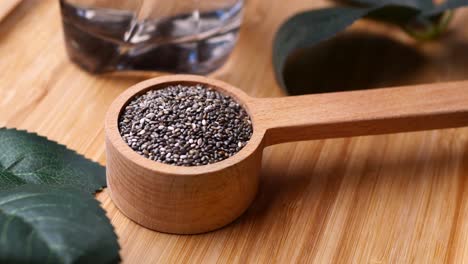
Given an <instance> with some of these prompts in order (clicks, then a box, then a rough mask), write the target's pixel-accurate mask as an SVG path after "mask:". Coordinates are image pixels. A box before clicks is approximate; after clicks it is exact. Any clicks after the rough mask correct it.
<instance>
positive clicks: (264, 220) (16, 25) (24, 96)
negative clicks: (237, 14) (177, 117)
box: [0, 0, 468, 263]
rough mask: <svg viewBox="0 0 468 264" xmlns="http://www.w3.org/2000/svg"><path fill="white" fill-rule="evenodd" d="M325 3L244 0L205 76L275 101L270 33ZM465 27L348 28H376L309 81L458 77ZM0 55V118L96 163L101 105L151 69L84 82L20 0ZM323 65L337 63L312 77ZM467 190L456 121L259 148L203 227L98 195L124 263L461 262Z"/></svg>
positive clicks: (55, 24)
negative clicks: (250, 189) (249, 187)
mask: <svg viewBox="0 0 468 264" xmlns="http://www.w3.org/2000/svg"><path fill="white" fill-rule="evenodd" d="M325 5H327V3H325V2H324V1H321V0H320V1H319V0H318V1H308V0H294V1H290V2H288V4H284V1H279V0H274V1H262V0H251V1H248V7H247V12H246V22H245V24H244V27H243V29H242V32H241V37H240V42H239V45H237V47H236V49H235V51H234V53H233V55H232V56H231V58H230V60H229V61H228V63H227V64H226V65H225V67H223V69H221V70H220V71H218V72H216V73H214V74H213V77H216V78H219V79H222V80H225V81H227V82H229V83H231V84H233V85H235V86H237V87H241V88H242V89H243V90H244V91H246V92H247V93H248V94H250V95H252V96H257V97H271V96H279V95H282V91H281V89H279V87H278V86H277V84H276V82H275V79H274V76H273V71H272V66H271V40H272V37H273V34H274V31H275V29H276V28H277V26H278V25H279V24H280V23H281V22H282V21H284V19H285V18H286V17H288V16H289V15H291V14H292V13H294V12H297V11H299V10H303V9H306V8H312V7H321V6H325ZM467 23H468V12H467V11H462V12H458V13H457V15H456V18H455V21H454V23H452V25H451V30H450V32H449V34H447V35H446V36H445V37H444V38H443V39H442V40H440V41H439V42H433V43H426V44H415V43H413V42H412V41H411V40H410V39H409V38H407V37H406V36H405V35H404V34H403V33H401V32H400V31H398V30H397V29H395V28H392V27H390V28H387V27H385V26H380V25H374V24H370V23H365V22H359V23H357V24H356V25H355V27H354V31H359V30H362V29H364V28H365V29H366V32H374V34H373V35H372V36H369V35H368V34H366V35H365V38H363V37H362V34H360V35H358V37H359V38H357V39H356V38H353V39H354V41H352V42H340V44H336V45H339V47H340V49H339V50H340V51H342V53H341V55H343V56H345V57H346V56H350V57H351V58H353V59H346V60H344V62H346V63H345V64H343V65H346V67H342V64H335V65H329V64H327V63H331V62H333V60H330V61H329V60H325V61H321V63H320V67H316V68H314V69H315V70H317V72H318V73H317V74H315V75H314V74H309V75H308V76H309V77H310V79H313V80H314V84H316V86H321V87H325V85H326V84H330V86H331V85H338V84H341V87H343V88H349V87H354V86H356V85H357V84H359V85H362V87H383V86H391V85H403V84H414V83H429V82H430V83H433V82H440V81H445V80H461V79H468V70H467V69H468V67H467V66H468V48H467V47H468V31H467V28H466V24H467ZM384 34H385V35H384ZM376 35H377V36H376ZM382 36H392V41H391V42H387V41H386V40H383V39H384V38H383V37H382ZM385 39H386V38H385ZM356 41H357V42H356ZM360 41H363V42H360ZM343 43H345V44H346V45H347V46H346V47H343V45H344V44H343ZM356 43H359V44H356ZM401 43H404V44H405V45H402V44H401ZM340 45H341V46H340ZM348 46H349V49H350V50H351V51H349V50H348V52H346V53H345V52H344V51H343V50H346V49H343V48H347V47H348ZM377 47H380V48H382V49H376V48H377ZM331 50H333V49H331ZM321 54H324V55H330V58H331V57H332V55H333V54H334V53H330V50H323V51H322V52H321ZM415 54H418V55H415ZM0 58H1V59H0V72H1V74H0V125H1V126H4V125H6V126H9V127H19V128H25V129H28V130H30V131H35V132H38V133H39V134H41V135H45V136H47V137H49V138H51V139H53V140H57V141H59V142H61V143H64V144H66V145H67V146H69V147H70V148H72V149H76V150H77V151H78V152H80V153H82V154H85V155H86V156H87V157H89V158H92V159H94V160H97V161H99V162H101V163H102V164H105V147H104V126H103V122H104V116H105V112H106V110H107V108H108V107H109V105H110V103H111V102H112V100H113V99H115V97H116V96H117V95H118V94H120V93H121V92H122V91H123V90H124V89H125V88H126V87H129V86H131V85H133V84H135V83H137V82H138V81H141V80H143V79H145V78H147V77H149V76H155V75H157V74H145V75H143V74H113V75H102V76H93V75H89V74H87V73H85V72H83V71H81V70H80V69H78V68H77V67H76V66H74V65H72V64H71V63H70V62H69V61H68V60H67V58H66V55H65V50H64V45H63V39H62V35H61V24H60V20H59V12H58V4H57V1H52V0H46V1H42V0H41V1H40V0H26V1H24V3H22V4H21V5H20V6H19V8H17V9H15V10H14V11H13V12H12V13H11V14H10V15H9V16H8V17H6V19H5V20H3V21H2V23H1V24H0ZM327 58H328V57H327ZM340 58H341V57H340ZM326 68H332V69H335V71H334V72H328V74H326V73H325V72H320V69H326ZM309 69H312V67H309ZM402 69H403V70H404V71H402ZM298 72H300V71H298ZM297 79H298V80H299V78H297ZM359 87H360V86H359ZM311 107H313V106H311ZM291 118H294V117H291ZM467 188H468V129H467V128H462V129H447V130H438V131H429V132H417V133H405V134H395V135H384V136H369V137H358V138H345V139H332V140H320V141H308V142H300V143H294V144H284V145H279V146H275V147H271V148H269V149H267V150H266V151H265V153H264V158H263V168H262V173H261V183H260V190H259V193H258V195H257V197H256V199H255V201H254V203H253V205H252V207H251V208H250V209H249V210H248V211H247V212H246V213H245V214H244V215H243V216H241V217H240V218H239V219H238V220H237V221H235V222H234V223H233V224H231V225H229V226H227V227H225V228H223V229H220V230H218V231H215V232H211V233H207V234H203V235H195V236H177V235H169V234H163V233H157V232H154V231H151V230H148V229H145V228H142V227H140V226H138V225H137V224H135V223H133V222H132V221H130V220H129V219H128V218H126V217H125V216H123V215H122V214H121V213H120V212H119V211H118V210H117V209H116V207H115V206H114V205H113V203H112V201H111V200H110V199H109V197H108V194H107V192H106V191H104V192H103V193H101V194H99V195H98V199H99V200H100V201H102V203H103V206H104V208H105V209H106V210H107V212H108V216H109V217H110V218H111V219H112V223H113V224H114V225H115V227H116V230H117V233H118V235H119V242H120V245H121V246H122V250H121V254H122V257H123V260H124V263H155V262H160V263H176V262H205V263H209V262H220V263H233V262H234V263H235V262H238V263H247V262H277V263H288V262H302V263H304V262H309V263H444V262H445V263H467V262H468V221H467V220H466V219H468V189H467Z"/></svg>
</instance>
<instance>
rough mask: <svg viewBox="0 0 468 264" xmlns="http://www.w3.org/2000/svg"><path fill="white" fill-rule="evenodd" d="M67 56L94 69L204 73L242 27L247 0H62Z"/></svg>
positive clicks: (223, 57)
mask: <svg viewBox="0 0 468 264" xmlns="http://www.w3.org/2000/svg"><path fill="white" fill-rule="evenodd" d="M60 7H61V13H62V22H63V30H64V34H65V42H66V47H67V52H68V55H69V57H70V58H71V59H72V61H74V62H75V63H77V64H78V65H80V66H81V67H82V68H84V69H86V70H88V71H90V72H105V71H114V70H158V71H169V72H184V73H197V74H204V73H208V72H210V71H213V70H215V69H217V68H218V67H220V66H221V65H222V64H223V63H224V61H225V60H226V58H227V57H228V55H229V54H230V52H231V51H232V49H233V47H234V45H235V43H236V41H237V35H238V31H239V26H240V24H241V17H242V7H243V0H60Z"/></svg>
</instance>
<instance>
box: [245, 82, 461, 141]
mask: <svg viewBox="0 0 468 264" xmlns="http://www.w3.org/2000/svg"><path fill="white" fill-rule="evenodd" d="M251 108H252V111H253V112H254V116H255V117H256V118H255V119H256V120H254V122H256V123H257V124H258V127H259V128H262V129H265V130H266V134H265V144H266V145H267V146H268V145H273V144H279V143H284V142H291V141H300V140H311V139H323V138H336V137H349V136H362V135H377V134H387V133H398V132H408V131H419V130H430V129H442V128H451V127H461V126H468V81H461V82H451V83H438V84H425V85H416V86H406V87H395V88H384V89H373V90H360V91H351V92H336V93H327V94H315V95H304V96H290V97H282V98H262V99H255V100H254V101H253V103H252V104H251Z"/></svg>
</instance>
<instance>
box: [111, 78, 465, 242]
mask: <svg viewBox="0 0 468 264" xmlns="http://www.w3.org/2000/svg"><path fill="white" fill-rule="evenodd" d="M177 84H182V85H196V84H202V85H204V86H207V87H211V88H213V89H215V90H217V91H219V92H221V93H222V94H226V95H229V96H231V97H232V98H233V99H234V100H236V101H237V102H238V103H239V104H241V105H242V106H243V107H244V109H245V110H246V111H247V113H248V114H249V116H250V118H251V120H252V126H253V134H252V137H251V139H250V140H249V142H248V143H247V144H246V146H245V147H244V148H242V149H241V150H240V151H239V152H238V153H236V154H235V155H233V156H232V157H229V158H227V159H225V160H223V161H220V162H217V163H213V164H208V165H203V166H193V167H183V166H174V165H168V164H163V163H159V162H155V161H152V160H149V159H147V158H145V157H143V156H141V155H139V154H138V153H136V152H135V151H133V150H132V149H131V148H130V147H129V146H128V145H127V144H126V143H125V142H124V140H123V139H122V137H121V135H120V132H119V129H118V119H119V116H120V114H121V112H122V110H123V109H124V108H125V106H126V105H127V104H128V103H129V102H130V100H131V99H132V98H134V97H135V96H136V95H140V94H142V93H145V92H146V91H148V90H154V89H161V88H165V87H167V86H170V85H177ZM465 125H468V82H466V81H465V82H454V83H444V84H432V85H419V86H408V87H396V88H385V89H376V90H366V91H352V92H339V93H328V94H316V95H306V96H292V97H282V98H253V97H250V96H248V95H247V94H245V93H244V92H242V91H241V90H240V89H238V88H236V87H234V86H231V85H229V84H227V83H224V82H221V81H218V80H214V79H211V78H206V77H202V76H193V75H171V76H164V77H157V78H154V79H150V80H147V81H144V82H141V83H138V84H136V85H134V86H132V87H131V88H129V89H128V90H126V91H124V92H123V93H122V94H121V95H120V96H119V97H118V98H117V99H116V100H115V101H114V102H113V103H112V105H111V107H110V108H109V110H108V113H107V116H106V120H105V133H106V154H107V172H106V173H107V181H108V187H109V193H110V196H111V198H112V200H113V201H114V203H115V204H116V206H117V207H118V208H119V209H120V210H121V211H122V212H123V213H124V214H125V215H126V216H128V217H129V218H130V219H132V220H134V221H135V222H137V223H139V224H141V225H143V226H145V227H147V228H150V229H154V230H158V231H162V232H167V233H177V234H195V233H203V232H207V231H211V230H215V229H217V228H220V227H223V226H225V225H227V224H229V223H230V222H232V221H233V220H235V219H236V218H237V217H239V216H240V215H241V214H242V213H243V212H244V211H245V210H246V209H247V208H248V207H249V205H250V204H251V203H252V201H253V199H254V198H255V195H256V192H257V188H258V184H259V179H260V177H259V176H260V172H261V160H262V152H263V149H264V148H265V147H267V146H269V145H273V144H279V143H284V142H291V141H300V140H311V139H323V138H334V137H348V136H360V135H375V134H385V133H396V132H406V131H418V130H427V129H438V128H449V127H460V126H465Z"/></svg>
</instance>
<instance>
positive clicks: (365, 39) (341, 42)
mask: <svg viewBox="0 0 468 264" xmlns="http://www.w3.org/2000/svg"><path fill="white" fill-rule="evenodd" d="M426 61H427V60H426V58H425V56H424V55H423V54H422V53H421V52H419V51H418V50H417V49H415V48H413V47H410V46H406V45H404V44H402V43H399V42H397V41H395V40H392V39H391V38H387V37H383V36H378V35H372V34H369V33H364V32H347V33H344V34H342V35H339V36H337V37H336V38H333V39H331V40H329V41H325V42H323V43H320V44H319V45H317V46H315V47H313V48H310V49H304V50H300V51H297V52H295V53H294V54H292V55H291V56H290V58H289V59H288V61H287V64H286V67H285V70H284V79H285V83H286V86H287V90H288V93H289V94H292V95H299V94H309V93H326V92H335V91H346V90H358V89H369V88H376V87H389V86H397V85H408V84H409V83H408V81H407V79H408V77H409V76H411V75H414V74H416V73H417V71H418V70H419V69H420V67H421V66H423V65H424V63H426Z"/></svg>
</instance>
